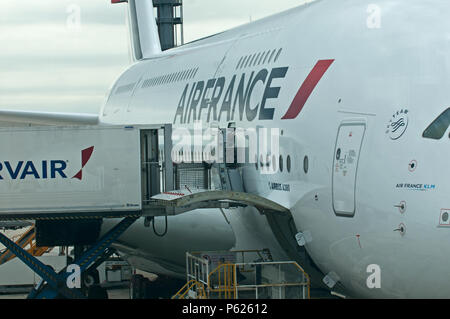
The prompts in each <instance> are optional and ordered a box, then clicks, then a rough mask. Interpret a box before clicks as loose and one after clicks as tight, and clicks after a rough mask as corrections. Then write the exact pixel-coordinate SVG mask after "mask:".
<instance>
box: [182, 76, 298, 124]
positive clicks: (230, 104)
mask: <svg viewBox="0 0 450 319" xmlns="http://www.w3.org/2000/svg"><path fill="white" fill-rule="evenodd" d="M288 69H289V68H288V67H280V68H273V69H272V70H270V71H269V70H268V69H262V70H260V71H258V72H256V71H252V72H251V73H250V74H249V75H248V74H246V73H242V74H241V75H240V76H238V75H237V74H235V75H233V77H232V78H231V79H230V80H228V79H227V78H225V77H219V78H214V79H210V80H208V81H206V82H205V81H198V82H194V83H192V84H189V83H188V84H186V86H185V88H184V90H183V93H182V95H181V98H180V101H179V103H178V108H177V111H176V114H175V118H174V121H173V123H174V124H176V123H177V121H178V123H179V124H188V123H193V122H195V121H198V120H202V119H203V118H206V121H207V122H211V121H219V122H220V121H221V120H225V119H226V121H237V120H240V121H249V122H251V121H253V120H255V119H258V120H273V116H274V112H275V109H274V108H270V107H267V105H266V104H267V101H268V100H269V99H276V98H278V96H279V93H280V90H281V87H280V86H277V85H275V84H274V83H273V82H274V80H276V79H283V78H285V76H286V73H287V72H288ZM257 85H263V86H265V88H264V91H263V94H262V97H261V99H260V98H259V97H258V98H257V101H258V102H257V103H256V104H255V102H253V103H254V104H253V105H252V95H253V93H254V89H255V87H256V86H257ZM237 106H239V107H237ZM237 109H238V112H239V117H237V115H236V113H237V112H236V110H237ZM244 114H245V115H244ZM202 116H203V117H202Z"/></svg>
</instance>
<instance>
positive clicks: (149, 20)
mask: <svg viewBox="0 0 450 319" xmlns="http://www.w3.org/2000/svg"><path fill="white" fill-rule="evenodd" d="M121 2H128V19H129V23H128V24H129V28H130V37H131V46H132V56H133V59H134V60H135V61H137V60H142V59H146V58H149V57H152V56H154V55H156V54H159V53H161V42H160V40H159V34H158V27H157V26H156V19H155V14H154V11H153V1H152V0H111V3H121Z"/></svg>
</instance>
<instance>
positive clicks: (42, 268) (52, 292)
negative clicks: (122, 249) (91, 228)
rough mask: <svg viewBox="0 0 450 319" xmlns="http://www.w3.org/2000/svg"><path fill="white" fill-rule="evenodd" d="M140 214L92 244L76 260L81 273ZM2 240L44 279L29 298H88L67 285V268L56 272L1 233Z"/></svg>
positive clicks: (123, 221)
mask: <svg viewBox="0 0 450 319" xmlns="http://www.w3.org/2000/svg"><path fill="white" fill-rule="evenodd" d="M138 218H139V216H133V217H126V218H124V219H123V220H122V221H121V222H120V223H119V224H117V225H116V226H114V228H112V229H111V230H110V231H108V232H107V233H106V234H105V235H104V236H103V237H102V238H101V239H100V240H99V241H98V242H97V243H96V244H94V245H93V246H91V247H90V248H89V249H88V250H87V251H86V252H84V254H83V255H82V256H81V257H80V258H79V259H78V260H76V261H75V262H74V264H77V265H79V266H80V270H81V273H83V271H85V270H86V269H88V267H89V266H90V265H92V264H93V263H94V262H96V261H97V260H98V258H100V257H101V256H102V255H104V253H105V251H106V250H108V248H109V246H110V245H111V244H112V243H113V242H114V241H115V240H116V239H117V238H118V237H120V235H122V234H123V232H124V231H125V230H127V229H128V227H130V226H131V225H132V224H133V223H134V222H135V221H136V220H137V219H138ZM0 242H1V243H2V244H3V245H4V246H5V247H6V248H8V249H10V250H11V252H12V253H14V254H15V255H16V256H17V257H18V258H19V259H20V260H22V261H23V262H24V263H25V264H26V265H27V266H28V267H30V268H31V269H32V270H33V271H34V272H35V273H37V274H38V275H39V276H40V277H41V278H42V279H43V280H42V281H41V282H40V283H39V285H37V287H35V288H34V289H33V290H32V291H31V292H30V294H29V295H28V299H51V298H56V297H57V296H58V295H62V296H64V297H66V298H71V299H72V298H76V299H80V298H86V296H84V295H83V294H82V293H81V291H80V290H79V289H69V288H68V287H67V285H66V281H67V277H68V276H70V273H67V271H66V268H64V269H63V270H61V271H60V272H59V273H56V272H55V271H54V270H53V269H52V268H50V267H49V266H47V265H45V264H43V263H42V262H41V261H39V260H38V259H37V258H36V257H34V256H32V255H31V254H30V253H28V252H27V251H25V250H24V249H22V248H21V247H20V246H18V245H17V244H16V243H14V242H13V241H11V240H10V239H9V238H8V237H6V236H5V235H3V234H1V233H0Z"/></svg>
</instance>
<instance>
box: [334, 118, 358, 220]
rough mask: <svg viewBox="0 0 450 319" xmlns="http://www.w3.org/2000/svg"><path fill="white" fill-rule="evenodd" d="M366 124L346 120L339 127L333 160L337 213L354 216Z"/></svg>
mask: <svg viewBox="0 0 450 319" xmlns="http://www.w3.org/2000/svg"><path fill="white" fill-rule="evenodd" d="M365 131H366V124H365V123H361V122H357V123H355V122H344V123H342V124H341V126H340V127H339V131H338V134H337V139H336V147H335V151H334V161H333V181H332V189H333V190H332V192H333V209H334V212H335V214H336V215H338V216H346V217H353V216H354V215H355V209H356V208H355V206H356V204H355V203H356V198H355V192H356V177H357V173H358V162H359V156H360V152H361V146H362V142H363V139H364V134H365Z"/></svg>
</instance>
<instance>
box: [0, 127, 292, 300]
mask: <svg viewBox="0 0 450 319" xmlns="http://www.w3.org/2000/svg"><path fill="white" fill-rule="evenodd" d="M219 147H224V149H226V143H222V144H220V145H219ZM0 148H1V149H2V158H0V220H35V221H36V238H37V241H38V245H39V246H42V245H43V246H55V245H89V248H88V250H86V251H85V252H81V253H80V254H79V255H78V256H76V260H75V262H74V264H76V265H78V266H79V267H80V271H81V272H85V273H89V272H90V271H91V270H92V269H94V270H95V268H96V267H97V266H98V265H99V264H100V263H101V262H102V261H103V260H104V259H105V258H108V257H109V256H110V255H111V254H112V253H113V252H114V250H113V249H110V248H109V247H110V245H111V244H112V243H113V242H114V241H115V240H116V239H117V238H118V237H119V236H120V235H121V234H122V233H123V232H125V231H126V229H128V227H129V226H130V225H132V224H133V223H134V222H135V221H136V220H137V219H138V218H140V217H146V223H149V222H151V220H152V219H153V218H154V217H155V216H168V215H178V214H183V213H186V212H189V211H191V210H194V209H203V208H210V209H211V208H219V209H223V208H229V207H239V206H249V205H250V206H254V207H256V208H257V209H258V210H259V211H260V212H261V213H286V212H288V210H287V209H286V208H285V207H282V206H281V205H279V204H277V203H275V202H272V201H270V200H268V199H265V198H262V197H260V196H257V195H254V194H248V193H245V192H244V191H243V186H242V185H243V183H242V178H241V175H240V172H239V168H238V166H237V165H234V164H231V165H230V164H224V163H214V164H208V163H206V162H204V161H203V160H200V161H198V162H194V163H179V164H177V163H174V162H173V161H172V150H173V147H172V125H171V124H161V125H137V126H67V127H52V126H45V127H20V128H1V129H0ZM192 153H193V151H192ZM224 153H226V150H224ZM214 174H217V175H218V180H219V183H218V184H217V185H213V183H212V179H213V178H212V175H214ZM119 217H121V218H123V220H122V221H121V222H120V223H119V224H117V225H116V226H115V227H114V228H113V229H111V230H110V231H109V232H108V233H106V234H104V235H103V236H102V237H101V238H100V239H98V235H99V231H100V225H101V220H102V219H103V218H119ZM52 223H56V224H52ZM64 223H65V224H64ZM83 223H87V226H88V227H87V228H86V227H85V226H86V225H84V226H83ZM74 225H75V226H74ZM49 226H51V227H49ZM83 227H85V228H83ZM67 230H70V231H67ZM73 230H75V231H73ZM85 230H86V231H85ZM87 230H89V231H87ZM70 234H72V237H70ZM79 234H83V236H80V235H79ZM43 238H44V239H43ZM39 240H40V243H39ZM83 240H84V241H86V242H81V241H83ZM0 242H1V243H2V244H3V245H5V246H6V247H7V248H8V249H9V250H10V251H11V253H12V254H15V255H16V256H17V257H18V258H20V259H21V260H22V261H23V262H24V263H26V264H27V265H28V266H29V267H30V268H32V269H33V270H34V271H35V272H36V273H37V274H38V275H39V276H40V277H41V278H43V281H42V282H41V284H39V285H38V286H37V287H35V289H34V290H33V291H32V292H31V293H30V295H29V298H56V297H57V296H65V297H69V298H83V297H84V294H82V293H81V292H80V291H79V290H77V289H75V290H73V289H68V288H67V287H66V285H65V281H66V280H67V278H68V277H69V274H68V273H67V269H63V270H61V271H60V272H58V273H56V272H55V271H54V270H53V269H51V268H49V267H48V266H46V265H45V264H43V263H42V262H40V261H39V260H37V259H36V258H35V257H34V256H32V255H31V254H30V253H29V252H27V251H25V250H24V249H23V248H22V247H20V246H18V245H17V244H16V243H14V242H13V241H11V240H10V239H9V238H7V237H6V236H5V235H3V234H0ZM44 242H45V245H44V244H43V243H44Z"/></svg>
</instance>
